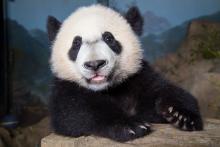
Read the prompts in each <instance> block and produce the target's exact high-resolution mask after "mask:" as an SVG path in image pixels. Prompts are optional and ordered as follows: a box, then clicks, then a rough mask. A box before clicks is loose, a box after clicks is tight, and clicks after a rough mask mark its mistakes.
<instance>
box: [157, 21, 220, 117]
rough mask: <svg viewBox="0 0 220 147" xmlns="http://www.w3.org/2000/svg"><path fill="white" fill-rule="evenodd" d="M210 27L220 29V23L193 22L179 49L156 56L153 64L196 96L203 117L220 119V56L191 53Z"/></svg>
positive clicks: (168, 77) (210, 29)
mask: <svg viewBox="0 0 220 147" xmlns="http://www.w3.org/2000/svg"><path fill="white" fill-rule="evenodd" d="M204 27H205V28H206V30H204V29H203V28H204ZM213 30H219V31H220V23H215V22H205V21H193V22H192V23H191V24H190V25H189V27H188V33H187V36H186V38H185V40H184V41H183V43H182V45H181V47H180V48H179V50H178V52H177V53H172V54H168V55H167V56H165V57H163V58H161V59H158V60H157V61H156V62H155V63H154V67H155V68H156V69H157V70H158V71H159V72H160V73H162V75H164V76H165V77H166V78H167V79H169V80H170V81H171V82H173V83H175V84H177V85H179V86H180V87H182V88H184V89H186V90H187V91H189V92H190V93H192V94H193V95H194V96H195V97H196V98H197V99H198V101H199V105H200V109H201V112H202V115H203V116H204V117H208V118H210V117H212V118H218V119H219V118H220V59H219V58H213V59H209V60H208V59H205V58H202V57H201V56H200V55H198V56H197V55H196V56H192V53H193V50H195V48H198V43H199V38H203V37H204V36H207V31H208V32H209V31H213ZM217 48H220V46H218V47H217ZM194 53H195V52H194Z"/></svg>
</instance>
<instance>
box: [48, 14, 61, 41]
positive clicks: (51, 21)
mask: <svg viewBox="0 0 220 147" xmlns="http://www.w3.org/2000/svg"><path fill="white" fill-rule="evenodd" d="M60 26H61V22H59V20H57V19H56V18H55V17H53V16H48V18H47V34H48V38H49V40H50V41H51V42H52V41H54V39H55V37H56V34H57V32H58V30H59V29H60Z"/></svg>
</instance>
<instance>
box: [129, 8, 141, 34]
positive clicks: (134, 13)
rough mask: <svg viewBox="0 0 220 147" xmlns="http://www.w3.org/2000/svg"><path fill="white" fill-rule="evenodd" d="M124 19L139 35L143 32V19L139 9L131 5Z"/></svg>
mask: <svg viewBox="0 0 220 147" xmlns="http://www.w3.org/2000/svg"><path fill="white" fill-rule="evenodd" d="M125 19H126V20H127V21H128V23H129V24H130V25H131V27H132V29H133V31H134V32H135V33H136V34H137V35H138V36H141V34H142V32H143V24H144V19H143V17H142V15H141V13H140V11H139V9H138V8H137V7H136V6H134V7H131V8H130V9H129V10H128V11H127V13H126V14H125Z"/></svg>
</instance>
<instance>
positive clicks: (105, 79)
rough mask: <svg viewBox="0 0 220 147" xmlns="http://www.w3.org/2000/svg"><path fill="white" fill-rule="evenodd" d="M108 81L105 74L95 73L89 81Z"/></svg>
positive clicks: (97, 82) (96, 82) (94, 82)
mask: <svg viewBox="0 0 220 147" xmlns="http://www.w3.org/2000/svg"><path fill="white" fill-rule="evenodd" d="M106 81H107V77H106V76H103V75H94V76H93V77H92V78H90V79H89V83H91V84H101V83H103V82H106Z"/></svg>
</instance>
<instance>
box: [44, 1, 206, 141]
mask: <svg viewBox="0 0 220 147" xmlns="http://www.w3.org/2000/svg"><path fill="white" fill-rule="evenodd" d="M128 12H129V15H128V14H126V15H125V17H123V16H122V15H120V14H118V13H117V12H115V11H113V10H111V9H109V8H106V7H103V6H100V5H94V6H90V7H83V8H80V9H78V10H77V11H76V12H75V13H73V14H72V15H70V16H69V17H68V18H67V19H66V20H65V21H64V23H63V24H62V25H61V28H60V30H59V31H58V34H57V36H56V37H54V33H52V34H49V36H50V38H55V40H54V41H53V46H52V56H51V66H52V71H53V73H54V75H55V79H54V84H53V88H52V95H51V99H50V112H51V123H52V126H53V128H54V130H55V132H56V133H59V134H63V135H68V136H74V137H78V136H81V135H98V136H103V137H108V138H111V139H114V140H117V141H128V140H132V139H135V138H138V137H142V136H144V135H146V134H149V133H150V132H151V126H150V124H149V123H152V122H154V123H168V122H169V123H171V124H172V125H173V126H175V127H177V128H179V129H181V130H187V131H194V130H202V129H203V122H202V119H201V116H200V112H199V108H198V104H197V101H196V99H195V98H194V97H193V96H192V95H191V94H189V93H188V92H186V91H185V90H183V89H181V88H179V87H177V86H175V85H173V84H172V83H170V82H168V81H167V80H165V79H163V78H162V77H161V76H160V75H159V74H158V73H156V72H155V71H154V70H153V69H152V68H151V67H150V66H149V65H148V63H147V62H146V61H144V60H142V58H143V57H142V50H141V48H140V44H139V41H138V38H137V36H136V35H135V33H136V34H140V31H141V30H142V28H138V27H142V25H139V24H140V22H141V20H140V19H142V18H141V17H139V19H138V16H140V13H139V11H138V10H137V8H132V9H130V10H129V11H128ZM133 14H134V16H136V17H132V15H133ZM128 16H129V17H128ZM127 17H128V18H129V19H127V20H126V19H125V18H127ZM50 20H53V21H52V22H50ZM138 22H139V23H138ZM142 23H143V22H142ZM54 24H55V26H57V25H58V24H59V21H57V20H56V19H51V18H49V19H48V26H49V27H48V28H49V29H50V28H52V29H53V28H56V27H50V25H54ZM106 31H109V32H111V33H113V34H114V36H115V38H116V39H117V40H118V41H119V42H120V44H121V47H122V52H121V53H120V54H119V55H116V54H112V55H113V56H112V58H113V57H114V58H115V60H116V61H117V62H118V65H117V68H114V70H116V71H115V72H114V76H115V78H113V79H111V80H110V81H109V83H111V84H109V83H107V84H108V85H107V86H102V88H99V87H98V85H96V86H97V87H98V88H97V87H96V88H97V89H95V88H94V87H91V86H90V85H89V84H88V83H86V80H82V74H81V73H80V71H79V68H77V67H76V66H77V64H76V63H77V60H79V59H76V62H75V61H72V60H71V59H70V58H69V57H68V51H69V50H70V48H71V46H72V42H73V38H74V37H75V36H77V35H80V36H83V37H82V39H86V41H94V38H95V39H96V40H97V38H101V35H102V33H104V32H106ZM51 32H53V31H48V33H51ZM84 42H85V40H84ZM102 43H103V42H102ZM103 47H104V48H106V49H107V46H105V45H104V46H103ZM90 49H91V48H90ZM95 49H97V47H95ZM84 50H85V48H84ZM84 52H87V51H86V50H85V51H84ZM108 54H111V53H110V52H109V53H108ZM103 55H104V54H103ZM77 56H80V55H79V54H78V55H77ZM77 58H78V57H77ZM96 58H99V57H96ZM110 61H112V60H110ZM115 66H116V65H115ZM116 75H117V76H116ZM116 77H117V78H116ZM103 87H104V88H103Z"/></svg>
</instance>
